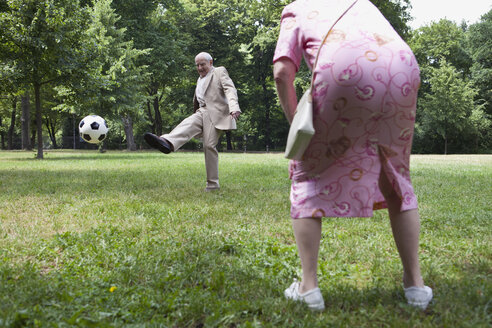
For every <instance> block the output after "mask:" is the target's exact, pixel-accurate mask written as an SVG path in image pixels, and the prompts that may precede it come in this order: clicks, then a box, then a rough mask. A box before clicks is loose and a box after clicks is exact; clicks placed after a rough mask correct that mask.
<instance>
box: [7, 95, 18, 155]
mask: <svg viewBox="0 0 492 328" xmlns="http://www.w3.org/2000/svg"><path fill="white" fill-rule="evenodd" d="M16 115H17V97H14V99H13V100H12V115H11V116H10V126H9V130H8V131H7V149H8V150H12V147H13V139H14V128H15V116H16Z"/></svg>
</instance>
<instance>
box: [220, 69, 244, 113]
mask: <svg viewBox="0 0 492 328" xmlns="http://www.w3.org/2000/svg"><path fill="white" fill-rule="evenodd" d="M217 69H220V72H219V80H220V84H221V85H222V89H223V90H224V94H225V96H226V98H227V101H228V102H229V113H231V115H233V118H237V117H239V114H240V113H241V109H240V108H239V102H238V98H237V90H236V87H235V86H234V82H232V80H231V78H230V77H229V74H228V73H227V70H226V69H225V67H220V68H217Z"/></svg>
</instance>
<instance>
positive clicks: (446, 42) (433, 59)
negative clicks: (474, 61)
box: [409, 19, 471, 76]
mask: <svg viewBox="0 0 492 328" xmlns="http://www.w3.org/2000/svg"><path fill="white" fill-rule="evenodd" d="M465 41H466V38H465V31H464V30H463V29H462V28H460V27H459V26H458V25H456V23H454V22H452V21H450V20H447V19H441V20H440V21H439V22H434V23H431V24H430V25H426V26H423V27H421V28H419V29H417V30H416V31H414V32H413V34H412V36H411V39H410V40H409V45H410V47H411V48H412V51H413V52H414V54H415V57H416V58H417V61H418V63H419V64H420V65H421V66H423V67H424V68H425V67H439V66H440V64H441V61H442V60H445V61H446V62H448V63H450V64H452V65H453V66H454V67H455V68H456V69H458V71H459V72H461V73H462V76H466V75H468V74H469V70H470V66H471V60H470V57H469V55H468V54H467V51H466V43H465ZM424 73H425V72H424Z"/></svg>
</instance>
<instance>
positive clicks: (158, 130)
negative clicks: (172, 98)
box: [154, 95, 162, 136]
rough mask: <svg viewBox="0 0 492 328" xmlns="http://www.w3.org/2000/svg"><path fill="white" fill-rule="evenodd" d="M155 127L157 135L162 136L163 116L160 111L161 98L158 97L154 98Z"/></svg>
mask: <svg viewBox="0 0 492 328" xmlns="http://www.w3.org/2000/svg"><path fill="white" fill-rule="evenodd" d="M154 117H155V120H154V125H155V134H157V135H158V136H161V135H162V116H161V111H160V110H159V97H158V96H157V95H156V96H155V97H154Z"/></svg>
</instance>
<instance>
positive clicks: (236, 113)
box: [231, 111, 241, 120]
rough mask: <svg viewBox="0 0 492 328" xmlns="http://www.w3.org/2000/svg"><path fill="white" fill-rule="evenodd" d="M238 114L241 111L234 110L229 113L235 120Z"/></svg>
mask: <svg viewBox="0 0 492 328" xmlns="http://www.w3.org/2000/svg"><path fill="white" fill-rule="evenodd" d="M239 115H241V112H239V111H235V112H232V113H231V119H233V120H237V119H238V118H239Z"/></svg>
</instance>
